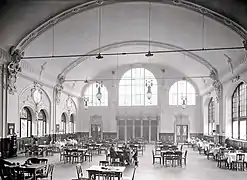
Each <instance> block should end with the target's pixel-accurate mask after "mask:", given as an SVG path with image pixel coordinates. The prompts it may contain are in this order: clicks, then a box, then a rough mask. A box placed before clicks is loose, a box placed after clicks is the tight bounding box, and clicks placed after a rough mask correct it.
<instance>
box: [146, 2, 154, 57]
mask: <svg viewBox="0 0 247 180" xmlns="http://www.w3.org/2000/svg"><path fill="white" fill-rule="evenodd" d="M150 39H151V2H149V6H148V52H147V54H145V56H146V57H152V56H153V55H154V54H152V53H151V50H150V49H151V47H150V46H151V42H150Z"/></svg>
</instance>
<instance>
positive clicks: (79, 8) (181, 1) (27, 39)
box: [16, 0, 247, 51]
mask: <svg viewBox="0 0 247 180" xmlns="http://www.w3.org/2000/svg"><path fill="white" fill-rule="evenodd" d="M102 2H103V1H102ZM116 2H117V1H116V0H112V1H104V3H102V5H107V4H113V3H116ZM126 2H128V1H126ZM156 2H159V3H163V4H172V5H176V6H179V7H184V8H187V9H190V10H192V11H196V12H199V13H202V12H204V14H205V15H207V16H208V17H210V18H212V19H214V20H216V21H219V22H220V23H222V24H224V25H226V26H228V27H229V28H231V29H232V30H233V31H235V32H236V33H237V34H239V35H240V36H241V37H242V38H244V39H247V31H246V30H245V29H244V28H243V27H242V26H240V25H239V24H238V23H236V22H234V21H232V20H231V19H229V18H227V17H225V16H223V15H221V14H219V13H217V12H214V11H212V10H210V9H207V8H204V7H202V6H200V5H197V4H195V3H192V2H189V1H185V0H173V1H162V0H159V1H156ZM99 5H100V3H99V1H95V0H93V1H89V2H86V3H83V4H80V5H76V6H74V7H72V8H69V9H67V10H65V11H63V12H62V13H60V14H57V15H55V16H53V17H52V18H50V19H49V20H47V21H46V22H44V23H43V24H41V25H39V26H37V27H35V28H34V29H33V30H32V31H31V32H30V33H29V34H27V35H26V36H24V37H23V38H21V40H20V41H19V42H18V43H17V44H16V48H17V49H20V50H21V51H24V49H25V48H26V47H27V46H28V45H29V44H30V43H31V42H32V41H33V40H34V39H36V38H37V37H38V36H40V35H41V34H42V33H44V32H45V31H47V30H48V29H49V28H51V27H52V26H54V25H55V24H57V23H59V22H61V21H63V20H65V19H67V18H69V17H71V16H73V15H76V14H78V13H81V12H84V11H86V10H90V9H92V8H95V7H99ZM205 12H206V13H205Z"/></svg>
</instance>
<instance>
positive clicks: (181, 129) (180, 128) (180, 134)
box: [176, 125, 188, 143]
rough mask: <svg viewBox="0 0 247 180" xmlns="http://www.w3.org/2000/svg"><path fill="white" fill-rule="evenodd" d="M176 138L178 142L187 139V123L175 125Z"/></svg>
mask: <svg viewBox="0 0 247 180" xmlns="http://www.w3.org/2000/svg"><path fill="white" fill-rule="evenodd" d="M176 138H177V142H178V143H184V142H186V141H187V139H188V125H177V127H176Z"/></svg>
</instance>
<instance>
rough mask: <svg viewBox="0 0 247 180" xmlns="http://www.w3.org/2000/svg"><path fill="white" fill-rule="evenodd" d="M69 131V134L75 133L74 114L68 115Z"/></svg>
mask: <svg viewBox="0 0 247 180" xmlns="http://www.w3.org/2000/svg"><path fill="white" fill-rule="evenodd" d="M69 131H70V133H74V132H75V115H74V114H71V115H70V120H69Z"/></svg>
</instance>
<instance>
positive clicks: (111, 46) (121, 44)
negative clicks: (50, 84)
mask: <svg viewBox="0 0 247 180" xmlns="http://www.w3.org/2000/svg"><path fill="white" fill-rule="evenodd" d="M149 43H150V45H151V46H153V47H159V48H162V49H169V50H175V49H176V50H177V49H179V50H182V48H181V47H178V46H175V45H172V44H168V43H162V42H156V41H144V40H143V41H141V40H136V41H124V42H116V43H113V44H109V45H106V46H103V47H101V48H100V50H101V52H104V51H108V50H112V49H115V48H121V47H126V46H147V45H149ZM98 51H99V49H98V48H97V49H94V50H92V51H90V52H88V53H87V54H96V53H97V52H98ZM119 53H121V52H119ZM181 54H184V55H186V56H188V57H190V58H192V59H194V60H195V61H197V62H198V63H200V64H202V65H203V66H205V67H206V68H207V69H208V70H209V73H210V72H211V71H214V72H216V73H217V70H216V69H215V68H214V67H213V66H212V65H211V64H210V63H209V62H208V61H207V60H205V59H203V58H202V57H200V56H198V55H196V54H194V53H192V52H181ZM90 58H91V57H87V56H86V57H82V58H78V59H77V60H75V61H73V62H72V63H71V64H69V65H68V66H67V67H66V68H65V69H64V70H63V71H62V72H61V74H59V75H58V76H59V77H62V76H64V77H66V75H67V74H68V73H69V72H70V71H72V70H73V69H74V68H75V67H76V66H78V65H80V63H82V62H84V61H86V60H88V59H90Z"/></svg>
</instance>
